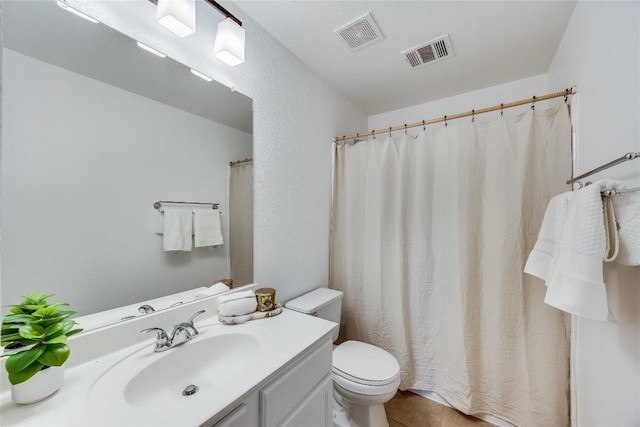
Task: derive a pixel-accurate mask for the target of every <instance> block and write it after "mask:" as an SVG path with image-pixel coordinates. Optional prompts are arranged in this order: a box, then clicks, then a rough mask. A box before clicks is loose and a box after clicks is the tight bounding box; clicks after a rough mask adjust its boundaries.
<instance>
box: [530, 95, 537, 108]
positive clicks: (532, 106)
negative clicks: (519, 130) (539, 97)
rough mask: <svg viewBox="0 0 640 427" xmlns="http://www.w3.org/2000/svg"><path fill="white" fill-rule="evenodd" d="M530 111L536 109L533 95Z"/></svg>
mask: <svg viewBox="0 0 640 427" xmlns="http://www.w3.org/2000/svg"><path fill="white" fill-rule="evenodd" d="M531 109H532V110H535V109H536V96H535V95H533V101H531Z"/></svg>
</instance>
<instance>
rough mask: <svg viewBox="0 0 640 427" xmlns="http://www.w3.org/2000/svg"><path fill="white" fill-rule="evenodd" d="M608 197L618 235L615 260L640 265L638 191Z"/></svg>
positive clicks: (639, 206) (639, 196)
mask: <svg viewBox="0 0 640 427" xmlns="http://www.w3.org/2000/svg"><path fill="white" fill-rule="evenodd" d="M610 199H613V210H614V211H615V213H616V220H617V221H616V222H617V225H618V236H619V249H618V257H617V258H616V260H615V261H616V262H617V263H619V264H623V265H640V193H638V192H634V193H622V194H618V195H616V196H614V197H610Z"/></svg>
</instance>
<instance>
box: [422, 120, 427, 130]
mask: <svg viewBox="0 0 640 427" xmlns="http://www.w3.org/2000/svg"><path fill="white" fill-rule="evenodd" d="M422 130H423V131H425V132H426V131H427V128H426V127H425V125H424V120H423V121H422Z"/></svg>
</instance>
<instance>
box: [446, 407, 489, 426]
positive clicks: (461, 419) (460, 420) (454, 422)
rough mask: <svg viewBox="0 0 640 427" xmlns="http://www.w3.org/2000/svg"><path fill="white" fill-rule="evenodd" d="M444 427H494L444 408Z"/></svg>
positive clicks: (478, 419)
mask: <svg viewBox="0 0 640 427" xmlns="http://www.w3.org/2000/svg"><path fill="white" fill-rule="evenodd" d="M442 427H493V424H491V423H488V422H486V421H484V420H481V419H480V418H476V417H472V416H470V415H465V414H463V413H462V412H460V411H457V410H455V409H453V408H449V407H448V406H444V412H443V414H442Z"/></svg>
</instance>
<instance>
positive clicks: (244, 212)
mask: <svg viewBox="0 0 640 427" xmlns="http://www.w3.org/2000/svg"><path fill="white" fill-rule="evenodd" d="M229 246H230V251H231V278H232V279H233V285H234V286H235V287H238V286H242V285H246V284H248V283H252V282H253V163H252V162H248V163H238V164H235V165H233V166H231V175H230V177H229Z"/></svg>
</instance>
